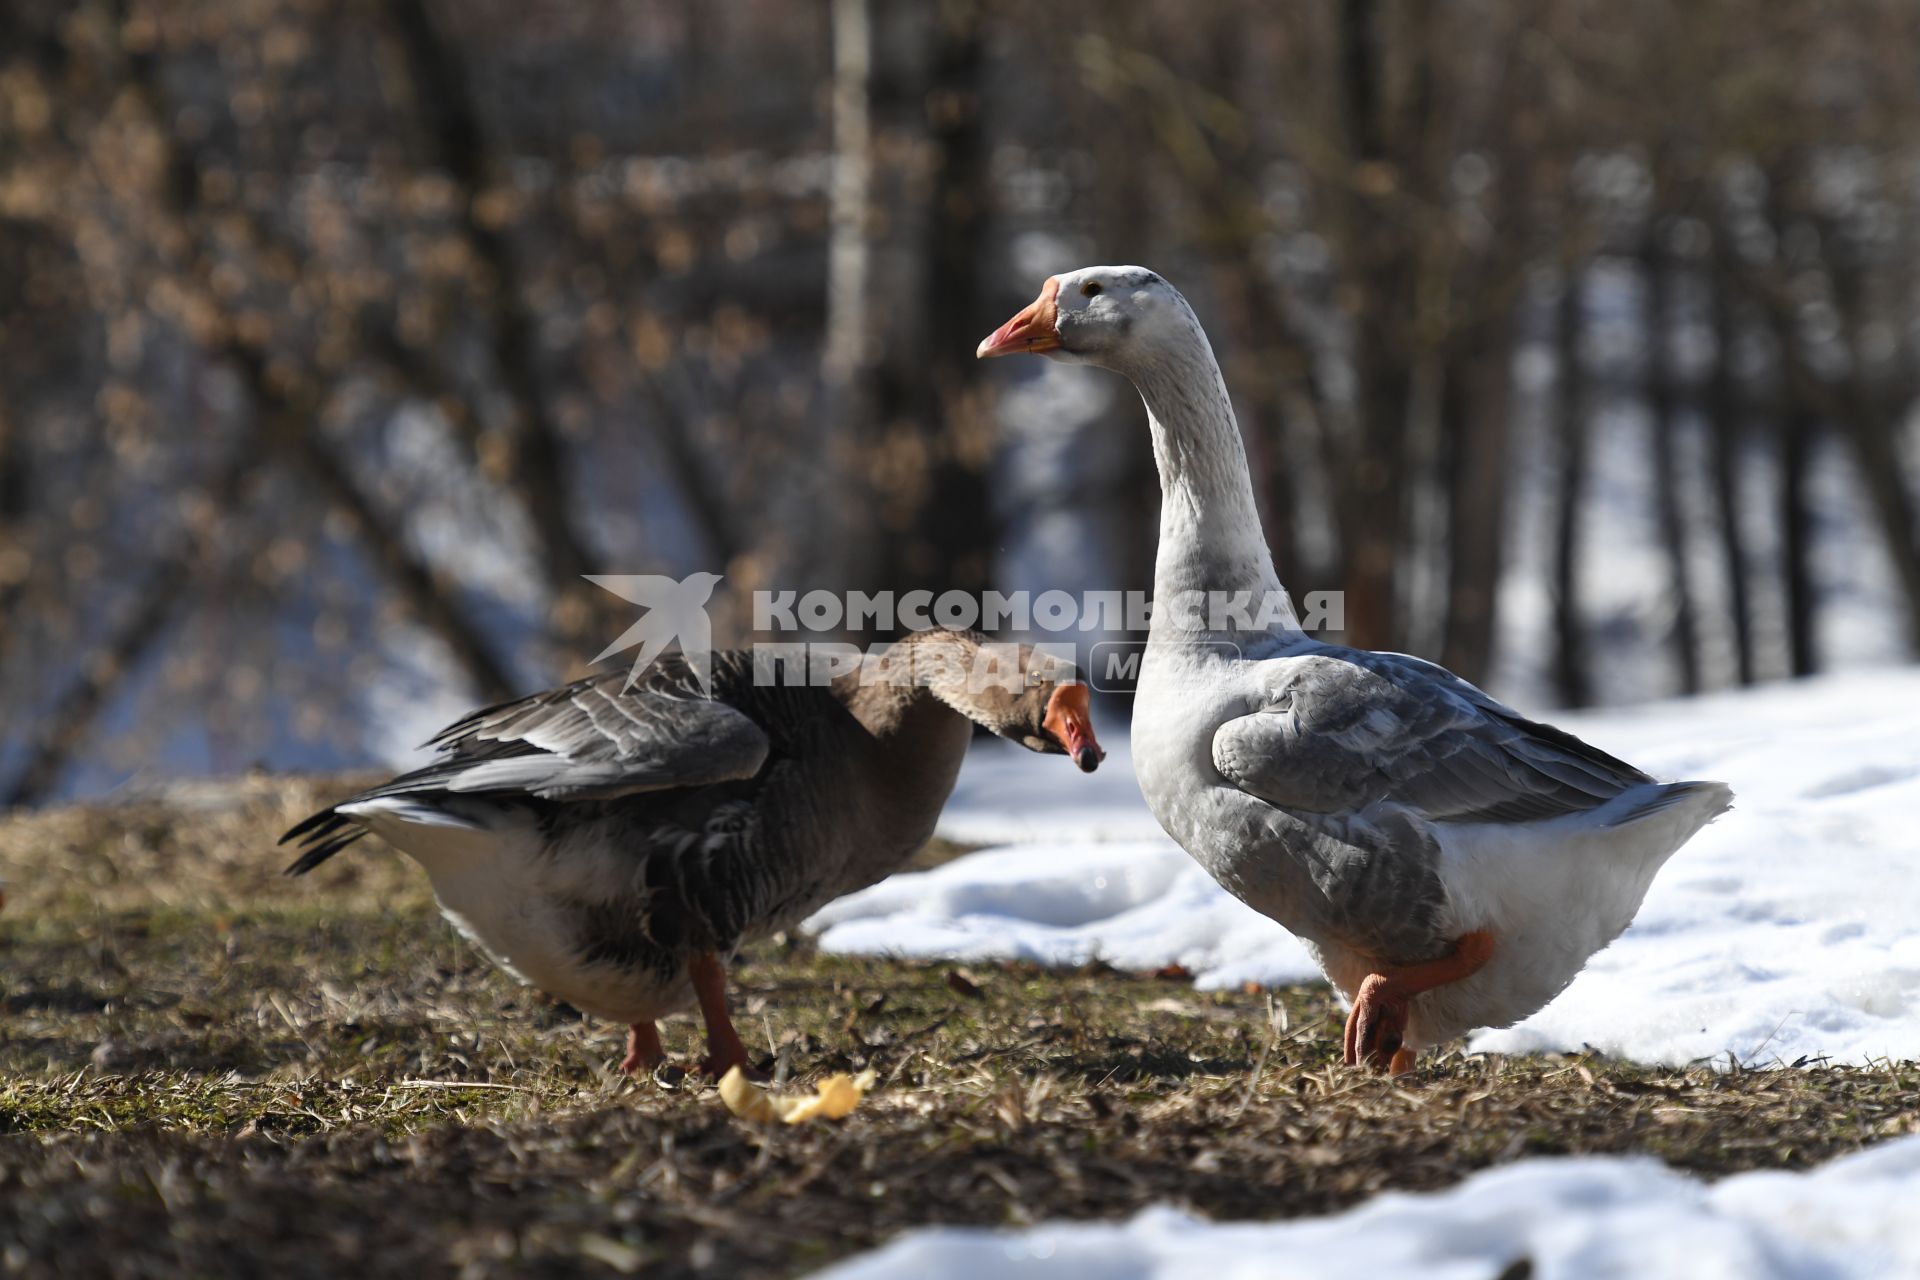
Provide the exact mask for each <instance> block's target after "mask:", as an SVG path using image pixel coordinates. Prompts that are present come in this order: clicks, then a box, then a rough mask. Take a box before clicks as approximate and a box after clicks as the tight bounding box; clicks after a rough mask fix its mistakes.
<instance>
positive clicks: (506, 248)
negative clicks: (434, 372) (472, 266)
mask: <svg viewBox="0 0 1920 1280" xmlns="http://www.w3.org/2000/svg"><path fill="white" fill-rule="evenodd" d="M427 3H428V0H393V3H392V4H391V5H390V6H389V7H388V10H387V11H388V12H389V13H390V14H391V15H392V17H393V22H394V25H395V27H396V28H397V29H398V31H399V33H400V37H401V45H402V47H403V48H404V50H405V52H406V57H407V66H408V69H409V71H410V73H411V74H412V77H413V83H414V90H415V93H414V98H415V103H414V105H415V107H416V109H417V110H419V111H420V112H421V114H422V115H423V116H424V117H425V118H426V120H427V121H428V124H429V126H430V131H431V134H432V137H433V139H434V142H435V145H436V147H437V149H438V151H439V153H440V159H441V163H443V164H444V165H445V166H446V168H447V172H448V173H449V174H450V175H451V176H452V177H453V180H454V182H455V183H456V184H458V186H459V188H460V199H459V201H458V202H457V205H458V210H459V215H460V223H461V229H462V230H463V232H464V233H465V234H466V237H467V239H468V241H469V242H470V243H471V244H472V245H473V247H474V252H475V254H476V256H477V257H478V258H479V260H480V262H481V263H482V264H483V266H484V267H485V270H486V275H487V279H486V281H485V290H484V293H485V298H486V301H487V305H488V308H489V312H490V314H489V317H488V318H489V321H490V323H491V327H492V333H493V355H494V363H495V365H496V367H497V368H498V371H499V375H500V380H501V383H502V385H503V386H504V388H505V390H506V392H507V398H508V401H509V403H510V404H511V406H512V415H513V422H512V428H511V433H510V437H509V438H510V439H511V441H512V447H513V464H512V465H513V474H514V476H515V479H516V481H517V486H516V487H517V488H518V489H519V491H520V492H521V493H522V494H523V495H524V496H525V499H526V503H527V510H528V513H529V515H530V516H531V517H532V524H533V528H534V530H535V533H536V536H537V537H538V538H539V540H540V547H541V556H542V560H543V562H544V564H545V566H546V569H547V574H548V578H549V582H550V584H551V588H552V592H553V613H552V615H551V617H550V620H549V621H550V624H551V625H552V626H553V628H554V630H555V632H556V633H557V634H558V636H559V637H560V638H561V639H562V640H564V641H576V640H579V639H581V638H583V637H584V636H587V635H589V634H591V633H592V632H593V631H594V629H595V627H596V624H598V623H603V622H605V621H606V620H608V619H609V618H610V617H611V611H610V606H609V603H608V602H606V600H605V598H604V593H601V592H596V591H594V590H593V589H592V587H591V586H590V585H589V584H587V583H586V582H584V581H583V580H582V579H583V577H584V575H586V574H590V573H595V572H598V569H597V566H596V558H595V556H594V555H593V553H592V552H591V551H590V550H589V549H588V548H587V546H586V544H585V543H584V542H583V541H582V540H581V538H580V536H579V534H578V533H577V531H576V530H575V528H574V523H573V520H574V512H575V510H576V507H577V503H576V501H575V497H574V493H573V484H572V481H571V480H570V479H569V477H568V475H567V457H566V450H565V448H564V446H563V445H562V444H561V441H560V433H559V430H558V428H557V427H556V426H555V424H554V422H553V420H552V418H551V415H550V414H549V413H548V411H547V404H546V397H545V396H544V394H543V393H542V390H541V385H540V381H541V379H540V369H539V335H538V329H537V325H536V323H535V320H534V317H533V315H532V314H531V313H530V312H529V311H528V309H527V303H526V297H525V288H524V286H523V284H522V282H521V278H520V270H519V265H518V263H517V262H516V260H515V256H514V252H513V246H512V244H511V243H509V241H508V238H507V234H506V232H505V231H504V230H502V229H500V228H498V227H495V226H493V225H491V224H490V223H488V221H487V220H486V219H485V218H483V217H482V216H481V213H480V210H481V208H482V205H483V198H484V197H485V195H486V194H487V187H488V183H489V182H490V181H493V180H494V179H495V169H496V167H497V166H496V164H495V162H494V159H493V149H492V147H491V146H490V144H489V142H488V140H487V134H486V125H485V122H484V121H483V120H482V119H481V117H480V112H479V108H478V105H477V103H476V102H475V100H474V95H473V90H472V86H471V85H470V84H469V82H468V78H467V73H466V67H465V65H464V64H463V62H462V60H461V57H460V54H459V52H458V51H457V50H455V49H454V48H453V46H452V44H451V42H450V41H449V40H447V39H446V38H445V37H444V36H443V35H442V33H441V31H440V30H439V28H438V27H437V26H436V24H435V23H434V20H433V16H432V15H431V14H430V13H429V12H428V11H427Z"/></svg>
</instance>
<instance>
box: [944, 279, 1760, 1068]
mask: <svg viewBox="0 0 1920 1280" xmlns="http://www.w3.org/2000/svg"><path fill="white" fill-rule="evenodd" d="M1017 352H1033V353H1036V354H1043V355H1046V356H1048V357H1049V358H1051V359H1055V360H1063V361H1067V362H1070V363H1080V364H1090V365H1096V366H1098V367H1100V368H1103V369H1108V370H1111V371H1113V372H1115V373H1119V374H1121V375H1123V376H1124V377H1126V378H1128V379H1129V380H1130V381H1132V383H1133V384H1134V387H1135V389H1136V390H1137V391H1138V392H1139V393H1140V397H1141V399H1142V400H1144V401H1145V402H1146V407H1147V425H1148V429H1149V433H1150V434H1151V436H1152V439H1153V455H1154V460H1155V462H1156V463H1157V464H1158V467H1159V471H1160V488H1161V502H1160V548H1159V552H1158V555H1157V558H1156V560H1155V564H1154V581H1153V599H1154V609H1153V614H1152V622H1151V627H1150V630H1149V631H1148V634H1147V649H1146V655H1145V657H1144V658H1143V659H1142V662H1141V666H1140V683H1139V685H1138V688H1137V691H1136V693H1135V697H1134V705H1133V762H1134V769H1135V771H1136V773H1137V774H1138V776H1139V780H1140V790H1141V792H1142V794H1144V795H1145V797H1146V800H1147V805H1148V807H1149V808H1150V809H1152V810H1153V814H1154V816H1155V817H1156V818H1158V819H1159V821H1160V825H1161V826H1163V827H1165V828H1166V830H1167V833H1168V834H1169V835H1171V836H1172V837H1173V838H1174V840H1175V841H1176V842H1178V843H1179V844H1180V845H1181V847H1182V848H1184V849H1186V851H1187V852H1188V853H1190V854H1192V855H1193V857H1194V858H1195V859H1196V860H1197V861H1198V862H1200V864H1201V865H1202V866H1204V867H1205V868H1206V869H1207V871H1208V872H1209V873H1210V874H1211V875H1212V876H1213V877H1214V878H1215V879H1216V880H1218V881H1219V882H1220V884H1221V885H1222V886H1223V887H1225V888H1226V889H1227V890H1228V891H1229V892H1231V893H1233V894H1234V895H1235V896H1237V897H1238V898H1240V899H1241V900H1242V901H1244V902H1246V903H1247V904H1248V905H1249V906H1251V907H1253V908H1254V909H1255V910H1257V911H1260V912H1262V913H1264V914H1265V915H1267V916H1270V917H1272V918H1273V919H1274V920H1277V921H1279V922H1280V924H1282V925H1284V926H1285V927H1286V928H1287V929H1288V930H1290V931H1292V932H1293V933H1294V934H1296V935H1298V936H1299V937H1300V938H1301V939H1302V940H1303V941H1304V942H1306V943H1307V945H1308V947H1309V948H1310V949H1311V950H1313V951H1314V952H1315V954H1316V955H1317V957H1318V959H1319V961H1320V965H1321V967H1322V968H1323V969H1324V970H1325V971H1326V974H1327V977H1328V979H1329V980H1330V981H1331V982H1332V983H1333V985H1334V986H1335V987H1336V988H1337V989H1338V990H1339V991H1340V992H1341V993H1342V994H1344V995H1345V996H1346V997H1347V998H1348V999H1349V1000H1350V1001H1351V1002H1352V1011H1351V1013H1350V1015H1349V1017H1348V1020H1347V1027H1346V1044H1345V1051H1346V1059H1347V1061H1348V1062H1349V1063H1351V1064H1358V1063H1361V1062H1365V1063H1366V1064H1367V1065H1368V1066H1370V1067H1373V1068H1375V1069H1388V1070H1392V1071H1394V1072H1395V1073H1399V1072H1402V1071H1406V1070H1408V1069H1410V1068H1411V1067H1412V1065H1413V1054H1414V1051H1415V1050H1417V1049H1419V1048H1421V1047H1424V1046H1427V1045H1432V1044H1437V1043H1439V1042H1441V1041H1444V1040H1448V1039H1451V1038H1453V1037H1454V1036H1457V1035H1460V1034H1462V1033H1464V1032H1466V1031H1469V1030H1471V1029H1473V1028H1475V1027H1497V1026H1506V1025H1507V1024H1509V1023H1512V1022H1516V1021H1518V1020H1519V1019H1521V1018H1524V1017H1526V1016H1527V1015H1529V1014H1531V1013H1533V1012H1534V1011H1535V1010H1537V1009H1539V1008H1540V1007H1541V1006H1542V1005H1544V1004H1546V1003H1547V1001H1549V1000H1551V999H1553V998H1554V996H1556V995H1558V994H1559V993H1560V992H1561V990H1563V989H1564V988H1565V987H1566V985H1567V984H1568V983H1569V982H1571V981H1572V980H1573V978H1574V975H1575V974H1577V973H1578V972H1579V971H1580V969H1581V967H1582V966H1583V965H1585V964H1586V962H1587V959H1588V957H1590V956H1592V955H1593V953H1594V952H1596V951H1598V950H1599V949H1600V948H1602V947H1604V946H1606V945H1607V944H1608V943H1609V942H1611V941H1612V940H1613V939H1614V938H1615V937H1617V936H1619V934H1620V932H1621V931H1622V930H1624V929H1625V928H1626V927H1627V925H1628V923H1629V922H1631V921H1632V919H1633V916H1634V913H1635V912H1636V911H1638V910H1639V909H1640V903H1641V900H1642V899H1643V898H1644V897H1645V896H1646V892H1647V889H1648V886H1649V885H1651V884H1652V882H1653V877H1654V875H1655V873H1657V872H1658V871H1659V870H1660V868H1661V866H1662V865H1664V864H1665V863H1666V861H1667V859H1668V858H1670V857H1671V856H1673V854H1674V853H1675V852H1676V851H1677V850H1678V849H1679V848H1680V846H1681V845H1683V844H1685V843H1686V842H1687V841H1688V840H1690V839H1692V837H1693V836H1694V834H1695V833H1696V832H1698V831H1699V830H1700V828H1702V827H1703V826H1705V825H1706V824H1707V823H1708V822H1710V821H1712V820H1713V819H1714V818H1715V817H1716V816H1718V815H1719V814H1721V813H1723V812H1725V811H1726V809H1727V808H1728V807H1729V805H1730V804H1731V803H1732V799H1733V793H1732V792H1731V791H1730V790H1729V789H1728V788H1727V787H1726V786H1725V785H1724V784H1722V783H1719V782H1710V781H1693V782H1676V783H1667V784H1662V783H1659V782H1656V781H1655V780H1654V779H1653V778H1651V777H1649V776H1648V775H1647V774H1645V773H1643V772H1641V771H1640V770H1639V769H1636V768H1634V767H1633V766H1632V765H1630V764H1628V763H1626V762H1625V761H1623V760H1616V759H1615V758H1614V757H1612V756H1610V755H1608V754H1607V753H1605V752H1604V751H1600V750H1598V749H1596V748H1594V747H1591V746H1589V745H1587V744H1586V743H1584V742H1582V741H1580V740H1579V739H1578V738H1575V737H1574V736H1573V735H1572V734H1569V733H1565V732H1562V731H1561V730H1559V729H1555V728H1553V727H1552V726H1551V725H1544V724H1537V723H1535V722H1534V721H1531V720H1528V719H1526V718H1525V717H1523V716H1521V715H1520V714H1519V713H1518V712H1516V711H1514V710H1512V709H1511V708H1508V707H1505V706H1502V705H1501V704H1500V703H1498V702H1496V701H1494V700H1493V699H1492V698H1490V697H1488V696H1487V695H1486V694H1485V693H1482V692H1481V691H1480V690H1479V689H1476V688H1475V687H1474V686H1473V685H1471V684H1469V683H1467V682H1466V681H1465V680H1462V679H1461V678H1460V677H1459V676H1456V675H1454V674H1453V673H1452V672H1450V671H1447V670H1446V669H1444V668H1442V667H1438V666H1435V665H1434V664H1433V663H1430V662H1423V661H1422V660H1420V659H1419V658H1411V657H1408V656H1406V655H1404V654H1397V653H1374V652H1372V651H1369V650H1365V649H1350V648H1346V647H1344V646H1342V645H1333V644H1323V643H1321V642H1320V641H1318V640H1315V639H1313V638H1312V637H1311V636H1308V635H1307V634H1306V633H1305V632H1304V631H1302V630H1301V628H1300V624H1299V621H1298V619H1297V617H1296V615H1295V614H1294V611H1293V606H1292V603H1291V602H1290V601H1289V600H1288V598H1287V595H1286V592H1285V591H1284V590H1283V589H1282V587H1281V586H1280V579H1279V577H1278V576H1277V575H1276V574H1275V573H1274V568H1273V560H1272V557H1271V556H1270V555H1269V553H1268V551H1267V540H1266V536H1265V534H1264V533H1263V532H1262V530H1261V528H1260V516H1259V512H1258V510H1257V508H1256V507H1255V506H1254V499H1253V485H1252V483H1251V482H1250V480H1249V479H1248V475H1247V459H1246V454H1245V452H1244V450H1243V448H1242V446H1241V442H1240V427H1239V424H1238V423H1237V422H1236V421H1235V420H1234V416H1233V406H1232V402H1231V401H1230V400H1229V399H1228V397H1227V389H1226V385H1225V383H1224V381H1223V380H1222V378H1221V376H1220V366H1219V365H1218V364H1217V363H1216V362H1215V360H1214V358H1213V349H1212V347H1210V346H1209V345H1208V343H1207V335H1206V333H1205V332H1204V331H1203V330H1202V329H1201V327H1200V322H1199V320H1198V319H1196V318H1195V316H1194V314H1193V308H1192V307H1190V306H1188V304H1187V300H1186V299H1185V298H1183V297H1182V296H1181V295H1180V292H1179V290H1177V289H1175V288H1174V287H1173V286H1172V285H1170V284H1168V283H1167V282H1166V281H1165V280H1163V279H1161V278H1160V277H1159V276H1157V275H1155V274H1154V273H1153V272H1151V271H1148V270H1146V269H1145V268H1143V267H1126V266H1116V267H1084V268H1082V269H1080V270H1078V271H1071V272H1067V273H1065V274H1063V275H1058V276H1054V277H1052V278H1050V279H1049V280H1047V282H1046V284H1045V285H1044V286H1043V287H1042V289H1041V291H1040V296H1039V297H1038V298H1037V299H1035V301H1034V302H1033V304H1032V305H1030V306H1028V307H1027V308H1026V309H1024V310H1023V311H1021V312H1020V313H1019V314H1017V315H1015V316H1014V317H1013V318H1012V319H1011V320H1009V321H1007V323H1006V324H1004V325H1002V326H1001V327H1000V328H999V329H998V330H996V331H995V332H994V333H993V334H991V335H989V336H988V337H987V339H986V340H985V341H983V342H982V343H981V344H980V347H979V350H978V353H977V354H978V355H980V356H981V357H983V358H985V357H988V356H1002V355H1011V354H1014V353H1017ZM1234 600H1238V601H1239V607H1240V610H1241V612H1240V613H1239V614H1237V615H1236V614H1235V613H1234V612H1233V611H1232V609H1231V608H1226V609H1221V610H1217V611H1216V610H1215V609H1214V608H1213V607H1212V606H1213V605H1214V604H1215V603H1218V602H1223V601H1224V602H1228V603H1229V604H1231V602H1232V601H1234ZM1256 611H1257V613H1258V616H1257V617H1256V616H1252V615H1253V614H1254V613H1255V612H1256Z"/></svg>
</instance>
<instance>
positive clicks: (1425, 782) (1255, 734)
mask: <svg viewBox="0 0 1920 1280" xmlns="http://www.w3.org/2000/svg"><path fill="white" fill-rule="evenodd" d="M1271 670H1272V673H1273V675H1274V680H1273V683H1272V686H1271V694H1270V697H1269V699H1268V702H1267V705H1265V706H1264V707H1262V708H1261V709H1260V710H1258V711H1255V712H1254V713H1253V714H1251V715H1246V716H1241V717H1239V718H1237V719H1234V720H1229V721H1227V722H1226V723H1225V724H1223V725H1221V726H1220V728H1219V729H1218V730H1217V731H1216V732H1215V734H1214V739H1213V759H1214V765H1215V767H1216V768H1218V769H1219V770H1220V772H1221V773H1222V774H1223V775H1224V776H1225V777H1227V778H1228V779H1230V780H1231V781H1232V782H1233V783H1234V784H1235V785H1236V786H1238V787H1240V788H1241V789H1242V790H1243V791H1246V792H1248V793H1250V794H1252V795H1255V796H1258V797H1260V798H1261V799H1263V800H1266V801H1267V802H1268V803H1270V804H1274V805H1277V806H1279V807H1281V808H1284V809H1288V810H1291V811H1294V812H1296V813H1300V814H1303V815H1307V814H1320V815H1340V816H1347V815H1358V814H1360V813H1363V812H1365V811H1367V810H1370V809H1373V808H1374V807H1375V806H1396V807H1398V808H1400V809H1402V810H1404V811H1405V812H1406V813H1407V816H1409V817H1413V818H1416V819H1422V820H1425V821H1428V822H1509V823H1517V822H1533V821H1539V820H1543V819H1547V818H1554V817H1559V816H1561V815H1563V814H1569V813H1578V812H1584V811H1586V810H1589V809H1594V808H1598V807H1599V806H1600V805H1603V804H1605V803H1606V802H1607V801H1609V800H1611V799H1613V798H1614V797H1615V796H1617V795H1619V794H1620V793H1621V792H1622V791H1625V790H1627V789H1629V788H1631V787H1636V786H1640V785H1642V784H1644V783H1648V782H1652V781H1653V779H1652V778H1650V777H1648V776H1647V775H1646V774H1645V773H1642V772H1641V771H1640V770H1638V769H1636V768H1634V767H1633V766H1632V765H1630V764H1627V763H1626V762H1624V761H1621V760H1616V759H1615V758H1614V757H1612V756H1610V755H1608V754H1606V753H1605V752H1604V751H1600V750H1599V749H1597V748H1595V747H1591V746H1589V745H1587V744H1586V743H1584V742H1581V741H1580V740H1579V739H1578V738H1575V737H1574V736H1572V735H1571V734H1568V733H1563V732H1562V731H1560V730H1558V729H1555V728H1553V727H1552V726H1550V725H1543V724H1537V723H1535V722H1533V721H1531V720H1527V719H1524V718H1523V717H1521V716H1520V715H1519V714H1518V713H1516V712H1514V711H1512V710H1511V709H1509V708H1507V707H1504V706H1502V705H1501V704H1500V703H1498V702H1495V701H1494V700H1493V699H1492V698H1490V697H1488V696H1487V695H1486V694H1484V693H1482V692H1481V691H1480V690H1479V689H1476V688H1474V687H1473V686H1472V685H1471V684H1468V683H1467V682H1466V681H1464V680H1462V679H1460V678H1459V677H1458V676H1455V675H1453V674H1452V673H1451V672H1448V671H1446V670H1445V669H1444V668H1441V667H1437V666H1434V665H1433V664H1432V663H1428V662H1422V661H1420V660H1419V659H1417V658H1409V657H1405V656H1403V655H1400V654H1380V653H1368V652H1365V651H1361V650H1332V651H1329V652H1325V653H1315V654H1309V655H1304V656H1300V657H1290V658H1278V659H1274V660H1273V661H1272V663H1271Z"/></svg>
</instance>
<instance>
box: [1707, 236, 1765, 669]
mask: <svg viewBox="0 0 1920 1280" xmlns="http://www.w3.org/2000/svg"><path fill="white" fill-rule="evenodd" d="M1714 235H1715V237H1716V240H1718V239H1719V237H1720V233H1719V231H1718V230H1717V229H1716V230H1715V232H1714ZM1725 256H1726V250H1725V249H1724V248H1723V249H1721V250H1720V251H1719V252H1717V253H1716V255H1715V261H1716V263H1719V264H1720V266H1719V267H1718V269H1716V270H1715V272H1714V275H1713V279H1712V280H1711V282H1710V287H1711V288H1712V290H1713V331H1714V352H1715V354H1714V361H1713V381H1712V383H1711V384H1710V385H1709V387H1708V389H1707V420H1708V422H1709V424H1710V426H1711V429H1712V432H1713V488H1714V498H1715V503H1716V505H1717V506H1718V507H1719V510H1720V564H1721V569H1722V572H1724V573H1725V574H1726V576H1727V607H1728V611H1729V613H1730V614H1731V615H1732V617H1731V621H1732V624H1733V654H1734V675H1735V678H1736V679H1737V680H1738V681H1739V682H1740V683H1741V684H1742V685H1750V684H1752V683H1753V681H1754V667H1753V603H1752V591H1751V588H1750V585H1749V582H1748V568H1747V547H1746V533H1745V529H1744V525H1743V521H1742V519H1741V503H1740V441H1741V436H1742V435H1743V434H1744V433H1743V431H1742V427H1741V402H1740V386H1739V378H1738V371H1737V370H1736V368H1735V367H1734V348H1735V344H1736V342H1737V340H1738V337H1739V334H1738V332H1737V330H1736V327H1735V324H1734V315H1733V298H1732V296H1731V295H1732V291H1733V282H1732V280H1731V279H1730V278H1729V273H1728V272H1727V271H1726V269H1725V266H1724V262H1723V261H1722V260H1723V259H1724V258H1725Z"/></svg>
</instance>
